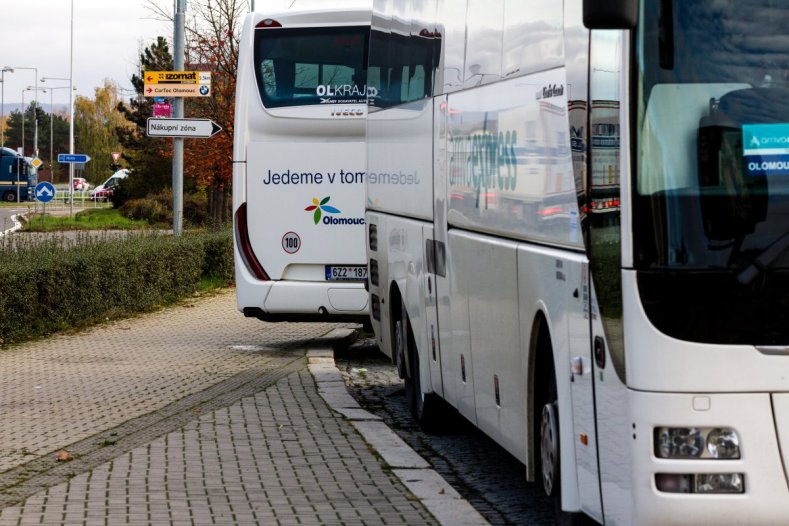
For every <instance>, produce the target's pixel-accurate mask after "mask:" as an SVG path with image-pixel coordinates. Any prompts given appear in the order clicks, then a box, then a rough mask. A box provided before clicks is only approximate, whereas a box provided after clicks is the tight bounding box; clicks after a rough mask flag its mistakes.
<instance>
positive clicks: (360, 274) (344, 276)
mask: <svg viewBox="0 0 789 526" xmlns="http://www.w3.org/2000/svg"><path fill="white" fill-rule="evenodd" d="M366 279H367V267H366V266H362V265H326V281H364V280H366Z"/></svg>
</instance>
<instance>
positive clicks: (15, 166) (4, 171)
mask: <svg viewBox="0 0 789 526" xmlns="http://www.w3.org/2000/svg"><path fill="white" fill-rule="evenodd" d="M35 172H36V170H35V169H33V167H32V166H31V165H30V163H29V162H28V161H27V159H25V158H24V157H23V156H21V155H19V154H18V153H17V152H15V151H14V150H12V149H11V148H0V199H2V200H3V201H6V202H9V203H12V202H15V201H28V200H30V199H32V198H33V190H34V188H35V185H36V181H35V180H36V175H35ZM17 193H19V196H17Z"/></svg>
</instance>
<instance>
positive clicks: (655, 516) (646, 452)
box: [630, 391, 789, 525]
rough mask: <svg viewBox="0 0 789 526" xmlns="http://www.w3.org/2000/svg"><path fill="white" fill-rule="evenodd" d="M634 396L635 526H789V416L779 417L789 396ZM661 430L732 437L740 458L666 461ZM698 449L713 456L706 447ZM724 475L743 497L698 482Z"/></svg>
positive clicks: (633, 521)
mask: <svg viewBox="0 0 789 526" xmlns="http://www.w3.org/2000/svg"><path fill="white" fill-rule="evenodd" d="M630 394H631V398H630V402H631V403H630V418H631V422H632V431H633V434H632V448H631V453H632V459H631V460H632V463H631V466H632V484H633V508H632V509H633V517H632V519H633V520H632V524H639V525H651V524H718V525H722V524H749V525H756V524H789V486H787V472H786V471H785V470H784V467H783V462H782V451H781V447H783V448H784V450H783V455H784V456H786V455H789V436H787V433H789V428H787V427H786V426H787V425H788V424H789V422H785V421H786V420H788V419H789V415H787V414H783V415H781V414H778V412H777V411H778V408H780V407H781V405H780V401H781V400H785V398H786V396H787V395H784V394H781V395H771V394H769V393H741V394H702V393H699V394H666V393H645V392H635V391H631V393H630ZM776 402H779V403H778V404H777V405H776ZM784 405H787V404H784ZM774 408H775V409H774ZM782 420H783V421H784V422H783V423H782ZM781 425H783V426H784V427H783V428H782V427H781ZM660 428H684V429H692V428H696V429H699V430H702V433H704V429H707V430H709V429H714V428H729V429H733V430H734V431H736V433H737V435H738V438H739V450H740V455H739V456H740V458H739V459H726V460H722V459H716V458H661V454H660V453H659V447H658V443H659V442H660V439H659V436H658V432H656V430H657V429H660ZM697 444H699V445H703V447H704V449H706V450H707V452H705V453H703V455H704V456H709V453H708V451H709V449H708V448H707V442H706V441H703V442H698V443H697ZM717 474H723V476H724V477H729V476H730V475H731V474H740V475H741V476H742V492H735V493H721V492H719V491H720V490H718V489H715V491H710V486H709V484H706V485H705V484H703V483H700V482H699V481H704V480H710V478H709V477H708V475H717ZM699 476H701V477H699ZM713 480H714V477H713ZM678 481H681V482H682V483H681V484H676V482H678ZM688 481H691V482H690V483H688ZM713 485H714V483H713ZM688 491H690V492H688Z"/></svg>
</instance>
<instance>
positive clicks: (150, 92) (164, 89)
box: [142, 84, 211, 97]
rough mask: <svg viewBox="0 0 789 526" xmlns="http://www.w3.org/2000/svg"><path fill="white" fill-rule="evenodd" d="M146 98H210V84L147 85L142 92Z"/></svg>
mask: <svg viewBox="0 0 789 526" xmlns="http://www.w3.org/2000/svg"><path fill="white" fill-rule="evenodd" d="M142 92H143V95H145V96H146V97H209V96H211V86H209V85H208V84H169V85H168V84H165V85H161V84H146V85H145V87H144V88H143V90H142Z"/></svg>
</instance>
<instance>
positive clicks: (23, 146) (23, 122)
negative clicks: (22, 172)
mask: <svg viewBox="0 0 789 526" xmlns="http://www.w3.org/2000/svg"><path fill="white" fill-rule="evenodd" d="M26 91H27V90H24V89H23V90H22V157H24V156H25V92H26Z"/></svg>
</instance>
